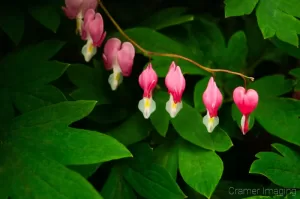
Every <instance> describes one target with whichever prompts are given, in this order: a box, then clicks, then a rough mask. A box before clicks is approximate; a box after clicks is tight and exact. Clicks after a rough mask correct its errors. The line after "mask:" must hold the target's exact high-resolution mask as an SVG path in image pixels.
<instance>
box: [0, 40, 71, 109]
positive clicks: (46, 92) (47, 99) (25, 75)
mask: <svg viewBox="0 0 300 199" xmlns="http://www.w3.org/2000/svg"><path fill="white" fill-rule="evenodd" d="M63 45H64V43H63V42H59V41H44V42H42V43H39V44H37V45H33V46H29V47H27V48H25V49H23V50H21V51H19V52H16V53H12V54H9V55H7V56H6V57H5V58H4V59H3V60H1V62H0V70H1V74H0V77H1V78H0V96H1V98H4V99H5V101H6V102H5V104H1V106H4V107H6V108H5V109H4V110H5V111H7V112H6V113H5V114H8V115H11V111H12V107H11V106H12V104H14V105H15V106H16V107H17V108H18V109H19V110H20V111H21V112H28V111H31V110H34V109H37V108H40V107H43V106H46V105H49V104H54V103H58V102H61V101H65V100H66V99H65V97H64V96H63V94H62V93H61V92H60V91H59V90H58V89H57V88H55V87H53V86H51V85H48V84H49V83H50V82H52V81H54V80H56V79H58V78H59V77H60V76H61V75H62V74H63V73H64V71H65V70H66V69H67V67H68V64H65V63H59V62H56V61H48V59H50V58H51V57H53V56H54V55H55V54H56V53H57V52H58V51H59V50H60V49H61V48H62V46H63ZM28 67H30V69H29V68H28ZM4 96H9V97H4ZM3 114H4V113H3Z"/></svg>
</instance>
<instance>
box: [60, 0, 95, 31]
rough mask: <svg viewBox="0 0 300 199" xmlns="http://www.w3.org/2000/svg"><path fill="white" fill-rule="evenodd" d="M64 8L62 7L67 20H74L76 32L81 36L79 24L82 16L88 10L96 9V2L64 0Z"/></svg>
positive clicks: (90, 0) (93, 0)
mask: <svg viewBox="0 0 300 199" xmlns="http://www.w3.org/2000/svg"><path fill="white" fill-rule="evenodd" d="M65 4H66V7H62V9H63V11H64V12H65V15H66V16H67V17H68V18H69V19H76V25H77V28H76V32H78V33H80V35H81V24H82V19H83V16H84V15H85V12H86V11H87V10H88V9H93V10H95V9H96V8H97V5H98V3H97V0H65Z"/></svg>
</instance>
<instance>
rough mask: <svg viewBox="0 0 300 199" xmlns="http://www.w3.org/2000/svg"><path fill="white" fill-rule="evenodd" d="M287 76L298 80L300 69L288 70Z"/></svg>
mask: <svg viewBox="0 0 300 199" xmlns="http://www.w3.org/2000/svg"><path fill="white" fill-rule="evenodd" d="M289 74H290V75H293V76H294V77H296V78H298V79H300V68H294V69H292V70H290V72H289Z"/></svg>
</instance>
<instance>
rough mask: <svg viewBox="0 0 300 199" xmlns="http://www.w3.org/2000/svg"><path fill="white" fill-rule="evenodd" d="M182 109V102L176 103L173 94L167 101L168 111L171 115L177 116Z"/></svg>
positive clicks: (172, 116)
mask: <svg viewBox="0 0 300 199" xmlns="http://www.w3.org/2000/svg"><path fill="white" fill-rule="evenodd" d="M181 109H182V102H179V103H175V102H174V100H173V97H172V95H170V99H169V101H167V103H166V111H167V112H168V113H169V114H170V117H171V118H175V117H176V116H177V114H178V113H179V111H180V110H181Z"/></svg>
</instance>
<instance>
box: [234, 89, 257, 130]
mask: <svg viewBox="0 0 300 199" xmlns="http://www.w3.org/2000/svg"><path fill="white" fill-rule="evenodd" d="M233 101H234V103H235V104H236V106H237V107H238V109H239V110H240V112H241V113H242V114H243V116H242V119H241V130H242V133H243V134H244V135H245V134H246V133H247V132H248V131H249V121H250V114H251V113H252V112H253V111H254V110H255V109H256V107H257V104H258V94H257V92H256V91H255V90H253V89H249V90H246V89H245V88H244V87H241V86H239V87H237V88H235V89H234V91H233Z"/></svg>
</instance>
